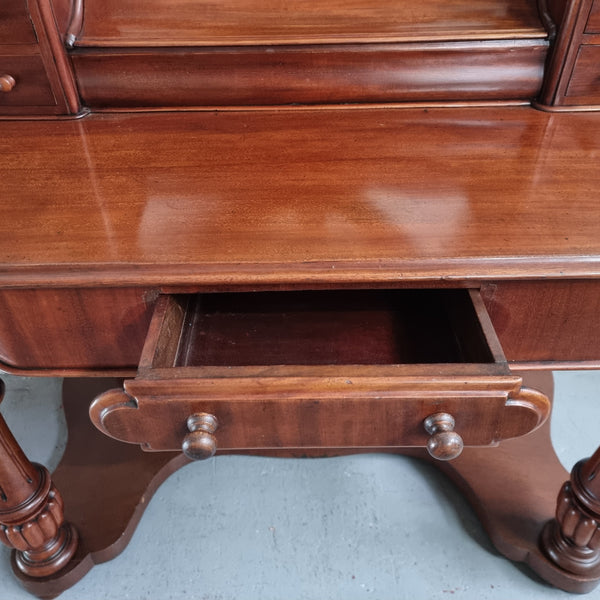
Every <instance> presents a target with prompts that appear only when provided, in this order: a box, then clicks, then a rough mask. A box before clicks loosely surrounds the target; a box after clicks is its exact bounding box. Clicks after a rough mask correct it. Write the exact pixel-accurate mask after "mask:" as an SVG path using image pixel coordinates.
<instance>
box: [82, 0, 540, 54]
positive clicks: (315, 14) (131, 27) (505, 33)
mask: <svg viewBox="0 0 600 600" xmlns="http://www.w3.org/2000/svg"><path fill="white" fill-rule="evenodd" d="M545 37H546V33H545V31H544V29H543V27H542V26H541V24H540V20H539V18H538V13H537V7H536V4H535V1H532V0H477V2H473V1H467V0H419V1H418V2H412V1H398V0H366V1H365V0H329V1H323V0H321V1H314V0H300V1H298V2H288V1H285V0H231V1H229V2H215V1H207V0H145V1H144V2H140V0H101V1H99V0H86V1H85V10H84V22H83V29H82V31H81V34H80V35H79V36H78V37H77V41H76V45H77V46H114V45H119V46H129V47H132V46H133V47H147V46H227V45H234V46H238V45H273V44H352V43H364V42H369V43H375V42H381V43H384V42H388V43H393V42H415V41H455V40H490V39H507V38H519V39H531V38H542V39H543V38H545Z"/></svg>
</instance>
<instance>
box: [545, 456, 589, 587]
mask: <svg viewBox="0 0 600 600" xmlns="http://www.w3.org/2000/svg"><path fill="white" fill-rule="evenodd" d="M540 544H541V547H542V550H543V551H544V553H545V554H546V556H547V557H548V558H549V559H550V560H551V561H552V562H553V563H555V564H556V565H558V566H559V567H560V568H561V569H564V570H565V571H567V572H569V573H574V574H575V575H584V576H587V577H592V578H600V448H598V450H596V452H595V454H594V455H593V456H592V457H591V458H588V459H587V460H582V461H580V462H578V463H577V464H576V465H575V467H573V470H572V471H571V479H570V480H569V481H567V482H566V483H565V484H564V485H563V487H562V489H561V490H560V493H559V495H558V503H557V508H556V517H555V519H553V520H552V521H550V522H548V523H547V524H546V526H545V527H544V530H543V532H542V536H541V538H540Z"/></svg>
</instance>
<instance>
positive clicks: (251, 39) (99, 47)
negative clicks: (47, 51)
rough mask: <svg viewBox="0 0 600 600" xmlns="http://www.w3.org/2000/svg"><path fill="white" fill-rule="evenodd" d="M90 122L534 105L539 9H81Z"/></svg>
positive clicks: (244, 4)
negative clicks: (211, 112)
mask: <svg viewBox="0 0 600 600" xmlns="http://www.w3.org/2000/svg"><path fill="white" fill-rule="evenodd" d="M69 34H70V36H71V37H69V39H68V41H69V42H70V43H71V44H72V46H73V50H72V52H71V57H72V61H73V65H74V68H75V71H76V73H77V79H78V84H79V90H80V92H81V95H82V98H83V101H84V103H85V104H86V105H87V106H88V107H90V108H92V109H127V108H161V107H188V108H194V107H219V106H277V105H289V104H305V105H306V104H309V105H314V104H348V103H354V104H369V103H370V104H379V103H397V102H430V103H440V102H441V103H450V102H454V101H489V100H493V101H504V100H519V101H528V100H531V99H532V98H534V97H535V96H536V95H537V93H538V91H539V89H540V86H541V83H542V78H543V66H544V61H545V58H546V53H547V48H548V40H547V37H548V36H547V33H546V30H545V29H544V27H543V25H542V22H541V20H540V18H539V16H538V10H537V5H536V1H535V0H477V2H473V1H472V0H420V1H419V2H406V1H398V0H362V1H359V0H328V1H325V0H321V1H319V2H317V1H314V0H310V1H309V0H301V1H298V2H293V3H291V2H285V1H283V0H231V1H229V2H215V1H214V0H210V1H209V0H146V1H144V2H141V1H139V0H102V1H100V0H84V1H83V9H82V11H80V12H79V13H78V14H77V16H76V18H75V19H74V20H73V23H72V25H71V27H70V28H69Z"/></svg>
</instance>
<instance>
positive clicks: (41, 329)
mask: <svg viewBox="0 0 600 600" xmlns="http://www.w3.org/2000/svg"><path fill="white" fill-rule="evenodd" d="M83 8H84V6H83V2H81V1H80V0H73V1H72V2H71V1H70V0H30V1H29V2H27V3H25V2H24V0H7V1H5V2H4V3H3V6H2V8H0V59H1V60H2V65H1V68H2V72H1V74H2V75H4V74H6V75H4V79H3V80H1V86H2V87H3V88H4V92H3V93H1V94H0V112H1V113H2V115H3V118H4V119H5V120H4V121H3V122H0V178H1V181H2V210H3V220H2V222H0V361H3V362H4V365H3V366H5V367H6V368H12V369H14V370H19V369H21V370H24V371H25V372H27V371H28V370H31V371H34V372H37V373H43V372H44V371H45V370H46V372H48V371H53V372H61V373H63V374H66V375H70V376H73V375H75V374H78V373H82V372H84V373H85V372H92V371H94V372H97V371H99V370H100V371H101V370H103V369H116V370H123V369H131V368H133V366H134V365H135V364H137V362H138V359H139V357H140V354H141V360H140V362H139V372H138V377H137V378H136V379H133V380H131V381H127V382H126V383H125V384H124V388H119V389H116V390H112V391H108V392H104V393H103V394H101V395H100V396H99V397H98V398H97V400H96V401H95V402H94V404H93V406H92V408H91V413H90V414H91V416H92V419H93V421H94V423H95V424H96V426H97V427H98V428H99V429H101V430H102V431H104V432H105V433H107V434H108V435H111V436H114V437H115V438H118V439H122V440H124V441H127V442H130V443H132V444H141V445H142V446H143V448H144V449H146V450H171V451H173V452H175V453H174V454H173V453H163V454H160V453H159V454H142V453H141V452H140V451H139V449H138V448H135V447H134V446H126V447H122V446H121V445H119V444H118V443H116V442H113V441H112V440H110V439H108V438H107V437H104V436H101V435H100V434H99V433H95V432H94V431H91V429H90V424H89V423H88V422H87V421H86V422H84V417H85V414H84V411H85V408H86V403H85V402H82V401H81V400H82V396H80V397H79V398H74V399H72V401H69V402H68V405H69V406H68V410H69V413H73V414H72V415H71V416H69V419H70V426H71V431H70V441H69V448H68V450H67V453H66V455H65V458H64V460H63V463H62V465H61V467H59V469H58V470H57V473H56V476H55V481H56V482H57V485H58V486H59V487H62V488H63V489H64V490H65V498H66V501H67V509H66V510H67V512H66V515H67V519H68V522H69V523H70V522H72V523H74V524H75V525H76V526H77V528H79V530H80V532H81V536H82V537H81V544H80V545H79V547H78V549H77V550H75V542H76V536H75V533H74V529H72V528H71V526H69V525H63V524H62V523H63V515H62V501H61V500H60V496H59V495H58V492H57V491H56V490H55V489H54V487H53V486H52V484H51V482H50V478H49V476H48V474H47V472H46V471H45V470H43V469H42V468H38V467H35V466H33V465H31V464H30V463H29V462H28V461H27V459H26V458H25V457H24V456H23V455H22V453H21V452H20V450H18V447H17V446H16V442H14V440H13V439H12V436H11V435H10V432H9V431H8V429H7V428H6V427H5V424H4V423H3V421H1V420H0V453H1V449H2V447H4V454H5V457H4V459H3V460H0V523H3V526H2V529H1V531H2V533H1V534H0V537H2V539H3V540H4V541H5V542H9V543H10V544H11V545H12V546H14V547H15V548H17V550H18V552H17V553H16V555H15V556H16V558H15V560H14V561H13V563H14V564H13V566H14V569H15V572H16V573H17V576H18V577H20V578H21V579H22V580H23V581H24V583H25V585H26V587H27V588H28V589H30V590H31V591H33V592H34V593H37V594H39V595H41V596H45V597H52V596H54V595H56V594H58V593H59V592H60V591H62V590H64V589H65V588H66V587H68V586H70V585H72V584H73V583H74V582H75V581H77V580H78V579H79V578H80V577H81V576H83V574H85V572H87V570H89V569H90V568H91V567H92V566H93V564H95V563H98V562H101V561H103V560H107V559H109V558H111V557H112V556H114V555H115V554H117V553H118V552H119V551H120V550H121V549H122V548H123V547H124V545H125V544H126V543H127V541H128V539H129V537H130V535H131V533H132V531H133V528H134V527H135V523H136V522H137V520H138V519H139V517H140V516H141V513H142V511H143V508H144V506H145V505H146V503H147V500H148V498H149V496H150V495H151V493H152V492H153V491H154V489H156V486H157V485H158V484H159V483H160V481H162V480H163V479H164V478H165V477H166V476H167V475H168V474H169V473H171V472H172V471H173V470H175V469H177V468H178V467H179V466H182V465H183V464H185V463H186V462H187V458H185V456H184V455H183V454H182V453H181V452H180V450H181V449H182V447H183V449H184V452H186V453H187V454H188V455H189V456H190V457H192V458H206V457H208V456H212V455H213V454H214V453H215V452H221V453H239V452H250V453H257V452H260V453H264V454H268V455H278V456H282V455H289V454H294V453H299V452H302V453H303V454H307V455H315V454H317V453H321V454H323V453H325V454H336V453H349V452H356V451H376V450H378V451H382V450H383V451H388V452H389V451H391V452H398V453H410V454H415V455H420V456H423V454H424V452H423V451H424V449H425V447H426V446H429V450H430V452H431V453H432V455H433V456H434V458H437V459H441V458H452V459H454V460H453V461H452V465H451V466H444V467H443V469H444V470H445V471H446V472H449V473H451V474H452V476H453V477H454V478H455V479H456V480H458V481H459V482H460V483H461V485H462V486H463V488H465V489H466V491H467V494H468V495H470V496H471V498H472V499H473V501H474V503H475V506H476V507H477V509H478V511H479V512H480V514H481V515H482V518H483V521H484V523H485V524H486V526H487V527H488V529H489V530H490V532H491V535H492V538H493V539H494V542H495V544H496V545H497V547H498V548H499V549H500V551H501V552H503V553H504V554H506V555H507V556H509V557H511V558H513V559H515V560H522V561H525V562H528V563H529V564H530V565H532V566H533V568H534V569H535V570H536V571H537V572H538V573H539V574H540V575H542V576H543V577H544V578H546V579H547V580H548V581H550V582H552V583H553V584H555V585H558V586H559V587H562V588H564V589H567V590H571V591H586V590H589V589H591V587H592V586H593V585H594V582H595V580H596V579H597V577H598V572H597V570H598V569H597V566H596V563H597V562H598V557H597V555H596V547H597V539H596V538H597V537H598V536H600V534H596V533H595V529H594V528H595V526H596V525H595V521H594V523H592V522H591V521H590V519H594V520H595V519H596V518H597V517H598V513H599V512H600V508H599V507H600V502H599V501H598V497H599V496H600V492H597V491H596V490H595V487H596V485H597V484H596V482H595V481H591V482H589V481H588V482H587V483H583V482H584V481H585V480H586V478H587V479H588V480H589V479H590V477H588V475H589V473H588V471H593V472H594V473H595V469H596V467H597V464H596V463H597V462H600V459H599V457H594V458H593V459H591V461H588V462H587V463H585V464H584V465H583V466H580V467H577V468H576V469H575V471H574V475H573V481H572V483H571V484H570V486H568V487H567V488H565V490H564V491H563V494H562V495H561V497H560V498H561V499H560V501H559V504H560V508H559V511H558V514H557V520H556V523H555V524H553V525H549V526H548V527H547V529H546V534H545V537H542V538H541V539H542V541H541V542H539V539H540V538H539V534H540V531H541V530H542V527H543V522H544V521H549V520H550V521H551V519H552V511H553V508H550V505H551V504H553V500H549V498H551V497H552V496H554V494H555V490H554V488H553V489H552V491H551V492H549V491H548V490H549V486H554V485H556V488H558V487H559V485H558V484H557V483H556V484H555V482H557V481H559V480H561V481H562V480H564V479H565V476H566V475H565V473H564V471H563V470H562V468H561V467H560V466H559V465H558V461H557V460H556V458H555V456H554V454H553V453H552V449H551V445H550V441H549V433H548V427H547V425H545V426H544V425H542V423H543V422H544V420H545V419H546V417H547V416H548V413H549V408H550V407H549V402H548V398H547V397H546V395H544V394H543V393H542V392H540V391H536V390H535V389H532V388H529V387H527V386H523V385H522V382H521V377H520V375H517V374H515V373H512V372H511V371H510V369H509V366H508V364H507V361H506V358H505V354H504V353H503V351H502V347H501V342H502V343H504V344H505V345H506V347H507V349H508V354H507V356H508V358H509V359H510V360H512V361H517V362H519V361H528V362H533V361H537V362H536V364H537V366H544V365H545V366H548V367H549V366H551V365H552V364H555V362H554V361H557V360H562V361H590V362H592V361H597V362H598V363H599V364H600V361H599V358H600V331H599V330H598V327H597V326H596V325H595V323H597V321H598V319H597V314H598V311H600V306H599V305H598V298H599V297H600V294H599V293H598V291H599V290H598V282H600V225H599V224H600V209H599V208H598V202H597V198H596V194H595V190H597V189H600V170H599V169H598V165H597V158H598V157H597V154H598V152H597V149H598V139H600V120H599V119H598V117H597V115H591V114H580V115H556V114H555V115H551V114H543V113H540V112H535V111H533V110H531V109H530V108H529V107H525V106H522V107H517V106H516V104H517V103H519V102H520V103H525V102H528V101H529V100H530V99H531V98H533V97H534V96H535V95H536V94H537V91H538V89H539V87H540V84H541V81H542V76H543V73H542V65H543V63H544V60H545V57H546V52H547V48H548V44H549V43H552V45H553V52H552V55H551V57H550V61H549V63H548V67H547V71H546V75H545V87H544V89H543V91H542V94H541V97H540V100H539V102H540V105H541V106H543V107H544V108H546V109H548V110H553V109H560V110H564V109H567V108H568V109H571V108H572V107H579V108H583V109H586V110H587V109H588V108H589V107H591V106H594V104H595V103H596V104H597V103H598V96H599V95H600V90H599V89H598V86H597V83H598V81H597V69H596V65H597V63H598V62H600V57H599V56H598V55H597V48H600V35H599V33H598V32H597V31H596V30H597V29H598V21H599V17H598V15H599V14H600V13H599V12H598V11H599V10H600V9H598V0H596V1H595V3H594V2H593V0H570V1H563V0H548V1H547V2H545V1H544V0H540V1H539V2H533V1H531V0H480V1H479V2H477V3H475V5H474V4H473V2H466V1H465V0H424V1H422V2H419V3H409V2H404V3H402V2H397V1H396V0H380V1H378V2H375V1H372V2H360V3H359V2H354V1H350V2H349V1H348V0H345V1H343V2H342V1H341V0H330V1H328V2H321V3H309V4H305V5H302V6H297V7H294V10H290V8H289V6H287V5H285V6H284V4H282V3H281V2H275V1H274V0H266V2H261V3H258V2H256V1H255V0H235V1H234V2H230V3H227V5H223V3H214V2H212V3H209V2H203V1H198V0H174V1H172V2H166V1H165V0H146V1H145V2H142V1H141V0H106V1H103V2H100V1H99V0H87V1H86V3H85V10H83ZM538 9H539V12H538ZM590 11H591V12H590ZM555 36H556V38H555ZM65 45H67V46H74V48H72V49H71V50H70V54H69V55H67V52H66V50H65ZM597 59H598V60H597ZM72 66H74V70H73V68H72ZM82 101H83V102H84V103H87V104H88V105H89V107H91V108H92V109H94V110H96V109H98V108H101V109H103V110H109V111H110V110H112V109H119V110H122V109H127V110H129V109H132V110H139V109H144V108H150V109H153V110H157V111H160V112H155V113H153V114H142V113H139V114H136V115H131V114H105V115H95V116H92V117H90V118H86V119H83V120H81V121H74V120H73V121H70V122H67V121H62V122H59V121H58V120H54V121H52V120H37V121H36V122H26V121H21V122H18V123H17V122H9V120H7V118H10V117H20V118H30V117H32V116H37V117H40V116H43V117H48V116H55V117H56V116H58V115H61V116H69V115H80V114H83V112H85V111H86V110H89V107H88V108H82V105H81V103H82ZM401 102H412V103H418V102H421V103H422V105H420V106H419V105H418V104H413V105H412V107H411V108H406V105H405V106H404V107H403V108H399V106H396V107H395V108H392V107H391V105H390V104H391V103H401ZM475 102H478V103H485V104H486V106H485V107H479V108H478V107H475V106H473V103H475ZM298 103H303V104H306V105H308V104H320V105H322V106H321V107H320V108H315V109H308V108H302V109H301V108H299V107H298V106H296V105H297V104H298ZM345 103H356V104H358V103H363V104H365V105H368V106H364V107H363V108H357V107H350V106H342V104H345ZM461 103H462V104H468V103H470V104H471V106H470V107H467V106H464V105H463V106H461ZM283 104H289V105H294V106H290V107H289V108H288V109H287V110H282V109H280V110H266V109H265V106H267V105H283ZM444 104H445V105H448V106H447V107H445V108H440V106H441V105H444ZM500 104H504V106H500ZM241 105H245V106H246V107H247V108H248V109H249V110H245V111H240V110H231V108H233V107H235V106H241ZM450 105H451V106H450ZM199 106H203V107H205V108H206V107H221V108H222V107H229V108H230V110H226V111H222V110H214V111H207V110H205V111H203V112H186V113H178V114H174V113H168V112H165V111H164V110H163V109H169V110H171V109H173V108H176V109H181V108H190V107H196V108H197V107H199ZM436 106H437V107H438V108H436ZM250 109H251V110H250ZM480 287H482V288H483V295H484V301H485V303H486V304H487V306H488V307H489V309H490V315H489V316H488V315H487V313H486V310H485V306H484V301H482V300H481V298H480V297H479V295H478V292H477V291H476V288H480ZM371 288H376V289H371ZM415 288H427V290H426V291H423V290H422V289H420V290H417V289H415ZM448 288H456V289H453V290H450V289H448ZM463 288H469V289H468V291H467V290H465V289H463ZM259 292H260V293H259ZM161 294H162V297H161V298H158V297H159V295H161ZM175 294H179V295H178V296H177V297H175V296H174V295H175ZM192 295H193V296H192ZM406 298H412V299H411V300H409V301H405V299H406ZM432 298H434V299H435V300H433V301H432V300H431V299H432ZM440 298H442V299H443V301H439V299H440ZM466 298H468V299H470V301H469V302H465V301H464V300H465V299H466ZM307 299H309V300H308V302H307ZM155 306H156V312H155V318H154V319H153V320H152V322H151V323H150V322H149V321H150V314H151V312H152V310H153V309H154V307H155ZM494 326H495V327H497V328H498V333H499V338H500V339H498V338H497V336H496V333H495V331H494ZM146 333H147V334H148V336H147V342H146V343H145V345H144V337H145V336H146ZM142 346H143V348H142ZM532 381H534V380H532ZM534 383H535V381H534ZM539 383H540V385H541V387H542V388H544V386H546V384H547V381H540V382H539ZM103 386H104V387H103ZM85 388H86V391H83V390H81V391H80V392H79V393H80V394H82V395H84V396H85V397H86V398H90V397H91V393H90V392H91V388H90V384H89V383H88V384H86V386H85ZM533 388H535V385H534V386H533ZM105 389H106V382H102V381H99V382H98V387H97V388H96V390H95V392H94V393H99V392H100V391H104V390H105ZM72 391H73V390H72ZM75 413H76V415H75ZM440 413H442V414H443V415H444V416H443V417H440ZM540 426H541V427H540ZM527 433H530V435H528V436H526V437H523V436H525V434H527ZM513 437H518V438H519V439H515V440H512V441H508V442H506V441H503V440H506V439H507V438H513ZM521 438H523V439H521ZM498 442H501V443H500V446H499V447H497V448H495V449H491V450H490V449H484V448H475V447H474V446H485V445H497V444H498ZM2 443H4V446H2ZM403 446H409V447H412V448H408V449H402V447H403ZM463 446H465V449H464V451H463V452H462V454H460V456H459V453H460V451H461V450H462V447H463ZM0 458H2V457H0ZM507 481H510V482H511V485H507ZM19 494H20V495H19ZM107 494H108V497H107ZM21 496H23V497H22V498H21ZM107 498H108V499H107ZM2 502H4V503H8V507H6V506H5V509H6V510H3V509H2V506H1V504H2ZM565 507H566V508H565ZM582 507H584V508H582ZM578 513H581V514H583V515H584V517H583V520H581V517H580V515H579V514H578ZM575 521H577V523H575ZM584 534H585V535H584ZM541 548H545V550H544V551H542V550H541ZM582 556H583V558H584V562H585V561H586V560H587V564H586V565H585V566H584V567H582V566H581V562H582V560H581V557H582ZM590 557H591V558H590Z"/></svg>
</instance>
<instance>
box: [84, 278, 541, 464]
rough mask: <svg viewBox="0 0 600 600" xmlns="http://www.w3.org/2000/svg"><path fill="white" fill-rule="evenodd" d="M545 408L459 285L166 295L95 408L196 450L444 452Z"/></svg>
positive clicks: (523, 426) (532, 422)
mask: <svg viewBox="0 0 600 600" xmlns="http://www.w3.org/2000/svg"><path fill="white" fill-rule="evenodd" d="M548 413H549V403H548V400H547V399H546V397H545V396H543V395H542V394H540V393H538V392H535V391H533V390H525V389H522V388H521V379H520V377H518V376H515V375H513V374H511V373H510V370H509V368H508V365H507V363H506V360H505V358H504V355H503V353H502V349H501V347H500V344H499V342H498V340H497V338H496V335H495V333H494V331H493V328H492V325H491V322H490V320H489V317H488V315H487V313H486V310H485V307H484V305H483V302H482V300H481V298H480V296H479V292H478V291H477V290H464V289H459V290H448V289H431V290H406V289H398V290H326V291H300V292H298V291H293V292H252V293H246V292H244V293H218V294H194V295H181V296H168V295H165V296H161V297H160V298H159V300H158V302H157V305H156V309H155V313H154V317H153V320H152V323H151V325H150V329H149V332H148V337H147V340H146V344H145V347H144V350H143V354H142V358H141V362H140V366H139V372H138V376H137V377H136V378H135V379H133V380H129V381H126V382H125V384H124V390H111V391H109V392H106V393H105V394H103V395H101V396H99V397H98V398H97V399H96V400H95V401H94V403H93V404H92V407H91V409H90V414H91V417H92V420H93V422H94V423H95V424H96V426H97V427H98V428H99V429H100V430H102V431H104V432H105V433H107V434H108V435H110V436H112V437H114V438H116V439H120V440H123V441H126V442H132V443H138V444H141V446H142V447H143V448H144V449H145V450H179V449H181V448H182V446H183V448H184V451H185V452H186V454H188V456H190V457H192V458H203V457H205V456H211V455H212V454H213V453H214V452H215V450H217V449H218V450H219V451H223V452H225V451H240V450H251V451H257V450H261V449H263V450H266V449H269V450H273V449H292V448H330V449H334V448H345V449H348V448H356V449H360V448H367V447H368V448H381V449H384V448H392V447H406V446H428V447H429V449H430V452H431V453H432V454H433V455H434V456H436V457H437V458H442V459H447V458H453V457H454V456H456V455H458V454H459V453H460V450H461V449H462V446H463V444H464V445H472V446H482V445H493V444H495V443H497V442H498V441H499V440H501V439H504V438H508V437H516V436H520V435H524V434H525V433H528V432H529V431H532V430H533V429H535V428H536V427H537V426H539V425H540V424H541V423H542V422H543V420H544V419H545V418H546V417H547V415H548Z"/></svg>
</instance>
